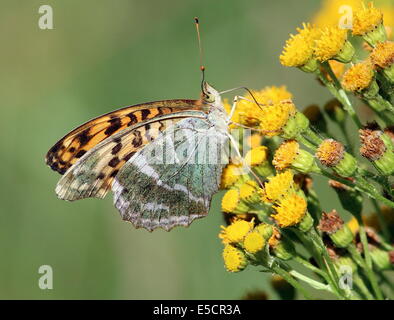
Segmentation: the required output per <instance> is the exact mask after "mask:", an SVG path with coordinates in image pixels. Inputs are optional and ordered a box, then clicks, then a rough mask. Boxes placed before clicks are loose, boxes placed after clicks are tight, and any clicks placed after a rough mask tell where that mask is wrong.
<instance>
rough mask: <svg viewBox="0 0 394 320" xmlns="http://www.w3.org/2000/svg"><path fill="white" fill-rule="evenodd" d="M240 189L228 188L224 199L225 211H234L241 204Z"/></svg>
mask: <svg viewBox="0 0 394 320" xmlns="http://www.w3.org/2000/svg"><path fill="white" fill-rule="evenodd" d="M239 201H240V198H239V191H238V190H237V189H230V190H228V191H227V192H226V193H225V194H224V196H223V199H222V210H223V211H224V212H230V213H231V212H234V211H235V209H236V208H237V206H238V204H239Z"/></svg>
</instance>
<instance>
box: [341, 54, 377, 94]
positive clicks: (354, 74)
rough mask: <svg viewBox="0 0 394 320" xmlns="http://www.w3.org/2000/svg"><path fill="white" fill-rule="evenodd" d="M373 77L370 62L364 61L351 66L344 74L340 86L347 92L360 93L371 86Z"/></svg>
mask: <svg viewBox="0 0 394 320" xmlns="http://www.w3.org/2000/svg"><path fill="white" fill-rule="evenodd" d="M374 75H375V74H374V70H373V68H372V64H371V62H370V60H365V61H363V62H360V63H357V64H355V65H353V66H352V67H350V68H349V69H348V70H347V71H346V72H345V74H344V75H343V79H342V85H343V87H344V88H345V89H346V90H347V91H352V92H360V91H362V90H365V89H367V88H368V87H369V86H370V85H371V83H372V81H373V80H374Z"/></svg>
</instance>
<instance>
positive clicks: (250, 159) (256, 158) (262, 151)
mask: <svg viewBox="0 0 394 320" xmlns="http://www.w3.org/2000/svg"><path fill="white" fill-rule="evenodd" d="M267 158H268V148H267V147H265V146H259V147H256V148H253V149H251V150H249V151H248V152H247V153H246V155H245V162H246V163H247V164H248V165H250V166H252V167H253V166H257V165H259V164H262V163H263V162H265V161H267Z"/></svg>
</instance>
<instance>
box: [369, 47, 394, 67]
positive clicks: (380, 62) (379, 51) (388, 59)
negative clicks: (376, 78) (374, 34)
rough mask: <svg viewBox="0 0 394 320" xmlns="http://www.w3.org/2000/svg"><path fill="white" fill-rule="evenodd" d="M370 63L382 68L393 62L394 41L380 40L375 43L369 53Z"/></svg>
mask: <svg viewBox="0 0 394 320" xmlns="http://www.w3.org/2000/svg"><path fill="white" fill-rule="evenodd" d="M370 58H371V61H372V63H373V64H374V65H375V66H377V67H379V68H382V69H385V68H388V67H390V66H392V65H393V64H394V42H393V41H386V42H380V43H378V44H377V45H376V47H375V49H373V51H372V53H371V55H370Z"/></svg>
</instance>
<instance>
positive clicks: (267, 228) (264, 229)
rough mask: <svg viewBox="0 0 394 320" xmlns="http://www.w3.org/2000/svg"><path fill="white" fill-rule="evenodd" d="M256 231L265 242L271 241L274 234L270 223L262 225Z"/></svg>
mask: <svg viewBox="0 0 394 320" xmlns="http://www.w3.org/2000/svg"><path fill="white" fill-rule="evenodd" d="M254 230H256V231H258V232H260V234H261V235H262V236H263V238H264V239H265V240H267V241H268V240H269V239H270V238H271V236H272V234H273V227H272V226H271V225H270V224H268V223H260V224H259V225H258V226H256V227H255V228H254Z"/></svg>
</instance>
